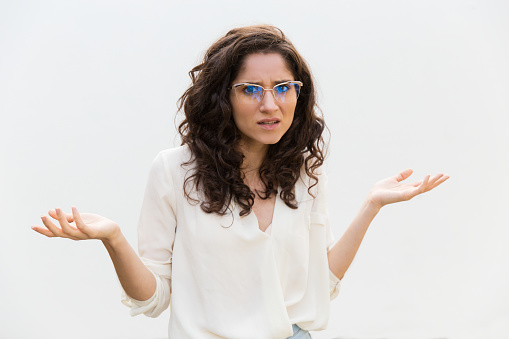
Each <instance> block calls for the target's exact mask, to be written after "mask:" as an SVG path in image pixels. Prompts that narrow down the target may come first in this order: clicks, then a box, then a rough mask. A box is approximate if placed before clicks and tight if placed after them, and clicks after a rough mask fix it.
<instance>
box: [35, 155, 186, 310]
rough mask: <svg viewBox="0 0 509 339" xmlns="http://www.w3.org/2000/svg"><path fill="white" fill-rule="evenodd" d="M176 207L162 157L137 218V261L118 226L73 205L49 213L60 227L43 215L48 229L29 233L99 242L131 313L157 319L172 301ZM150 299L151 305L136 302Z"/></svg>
mask: <svg viewBox="0 0 509 339" xmlns="http://www.w3.org/2000/svg"><path fill="white" fill-rule="evenodd" d="M174 204H175V196H174V192H173V184H172V181H171V177H170V175H169V174H168V170H167V168H166V166H165V162H164V161H163V158H162V156H161V153H160V154H159V155H158V156H157V157H156V159H154V161H153V163H152V166H151V169H150V173H149V178H148V182H147V186H146V189H145V196H144V200H143V205H142V210H141V215H140V219H139V225H138V226H139V227H138V244H139V254H140V257H141V258H140V257H138V255H137V254H136V252H135V251H134V250H133V248H132V247H131V246H130V245H129V243H128V242H127V240H126V239H125V237H124V235H123V234H122V232H121V231H120V227H119V226H118V224H117V223H115V222H114V221H112V220H109V219H107V218H104V217H102V216H99V215H96V214H90V213H81V214H80V213H78V211H77V209H76V208H75V207H73V209H72V214H67V215H66V214H64V213H63V212H62V211H61V210H60V209H58V208H57V209H55V210H50V211H49V215H50V216H51V217H52V218H54V219H56V220H57V221H58V222H59V224H60V227H59V226H57V225H55V224H53V223H52V222H51V221H49V218H47V217H46V216H42V217H41V219H42V221H43V223H44V225H45V226H46V227H41V226H33V227H32V229H34V230H35V231H36V232H38V233H41V234H43V235H45V236H48V237H61V238H69V239H73V240H84V239H99V240H101V241H102V242H103V244H104V246H105V247H106V250H107V251H108V253H109V255H110V257H111V260H112V262H113V265H114V267H115V270H116V272H117V275H118V278H119V280H120V283H121V285H122V287H123V289H124V292H125V293H126V294H127V296H128V297H130V298H132V299H134V300H128V299H129V298H128V297H127V296H126V298H125V299H126V302H125V304H129V305H133V306H132V307H131V310H132V311H133V310H134V312H132V313H133V314H139V313H137V312H138V311H142V312H141V313H145V314H146V315H148V316H154V317H155V316H157V315H158V314H159V313H160V312H162V311H163V310H164V309H165V308H166V307H167V304H168V303H169V300H170V293H171V288H170V279H171V258H172V248H173V239H174V237H175V228H176V217H175V215H174V213H173V206H174ZM70 223H71V224H70ZM152 297H153V298H152ZM148 299H150V304H147V303H143V304H141V303H137V302H136V301H146V300H148ZM123 302H124V301H123ZM145 304H146V305H145ZM147 305H148V306H147Z"/></svg>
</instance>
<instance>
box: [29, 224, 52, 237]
mask: <svg viewBox="0 0 509 339" xmlns="http://www.w3.org/2000/svg"><path fill="white" fill-rule="evenodd" d="M32 229H33V230H34V231H36V232H37V233H40V234H42V235H45V236H47V237H48V238H54V237H55V235H54V234H53V233H51V232H50V230H48V229H47V228H43V227H40V226H32Z"/></svg>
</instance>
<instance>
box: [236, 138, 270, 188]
mask: <svg viewBox="0 0 509 339" xmlns="http://www.w3.org/2000/svg"><path fill="white" fill-rule="evenodd" d="M240 149H241V151H242V154H244V161H243V162H242V166H241V168H240V169H241V171H242V173H243V174H244V176H245V180H246V182H247V183H250V182H253V181H255V182H256V181H258V180H257V179H259V175H258V170H259V169H260V166H261V165H262V163H263V160H264V159H265V157H266V156H267V152H268V150H269V146H268V145H259V146H256V147H253V146H249V145H246V144H241V145H240Z"/></svg>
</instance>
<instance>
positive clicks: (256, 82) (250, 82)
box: [240, 79, 295, 87]
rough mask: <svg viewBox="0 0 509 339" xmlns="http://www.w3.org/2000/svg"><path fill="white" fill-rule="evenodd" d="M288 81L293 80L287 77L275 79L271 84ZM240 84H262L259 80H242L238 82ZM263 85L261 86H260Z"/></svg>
mask: <svg viewBox="0 0 509 339" xmlns="http://www.w3.org/2000/svg"><path fill="white" fill-rule="evenodd" d="M288 81H295V80H290V79H287V80H276V81H273V82H272V84H273V85H277V84H281V83H283V82H288ZM240 83H241V84H253V85H258V86H262V83H261V82H259V81H242V82H240ZM262 87H263V86H262Z"/></svg>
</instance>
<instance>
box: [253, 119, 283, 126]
mask: <svg viewBox="0 0 509 339" xmlns="http://www.w3.org/2000/svg"><path fill="white" fill-rule="evenodd" d="M278 122H279V121H278V120H274V121H263V122H259V123H258V125H275V124H277V123H278Z"/></svg>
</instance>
